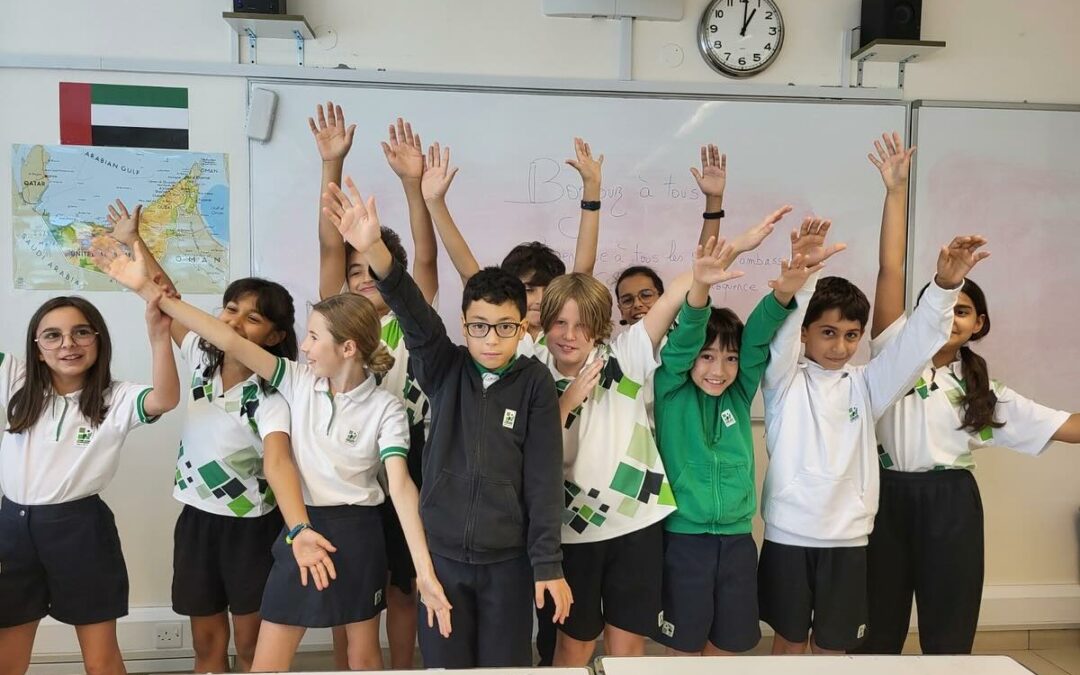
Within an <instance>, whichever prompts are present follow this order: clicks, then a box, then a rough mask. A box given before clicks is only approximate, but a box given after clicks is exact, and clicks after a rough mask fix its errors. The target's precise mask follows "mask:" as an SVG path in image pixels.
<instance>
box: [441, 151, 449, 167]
mask: <svg viewBox="0 0 1080 675" xmlns="http://www.w3.org/2000/svg"><path fill="white" fill-rule="evenodd" d="M442 163H443V166H445V167H446V168H447V169H449V168H450V146H449V145H448V146H446V147H445V148H443V160H442Z"/></svg>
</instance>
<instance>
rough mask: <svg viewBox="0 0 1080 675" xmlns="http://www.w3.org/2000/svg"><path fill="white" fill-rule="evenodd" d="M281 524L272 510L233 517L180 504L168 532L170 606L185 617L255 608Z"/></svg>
mask: <svg viewBox="0 0 1080 675" xmlns="http://www.w3.org/2000/svg"><path fill="white" fill-rule="evenodd" d="M283 526H284V524H283V523H282V520H281V512H280V511H278V510H277V509H274V510H273V511H271V512H270V513H267V514H265V515H262V516H258V517H256V518H237V517H236V516H222V515H218V514H216V513H207V512H206V511H201V510H199V509H197V508H195V507H194V506H191V505H190V504H185V505H184V510H183V511H181V512H180V516H179V517H178V518H177V519H176V529H175V530H174V532H173V581H172V606H173V611H174V612H176V613H177V614H182V615H184V616H212V615H214V614H220V613H221V612H224V611H226V610H228V611H230V612H232V613H233V614H251V613H252V612H257V611H259V606H260V605H261V604H262V596H263V587H265V586H266V577H267V576H269V575H270V568H271V567H272V566H273V564H274V556H273V555H272V554H271V552H270V549H271V547H272V546H273V545H274V541H275V540H276V539H277V538H278V536H279V535H280V534H281V529H282V527H283Z"/></svg>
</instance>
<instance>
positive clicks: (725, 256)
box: [694, 237, 743, 286]
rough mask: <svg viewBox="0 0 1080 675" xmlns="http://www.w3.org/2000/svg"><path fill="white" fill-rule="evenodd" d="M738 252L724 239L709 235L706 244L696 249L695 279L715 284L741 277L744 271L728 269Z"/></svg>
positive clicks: (706, 283)
mask: <svg viewBox="0 0 1080 675" xmlns="http://www.w3.org/2000/svg"><path fill="white" fill-rule="evenodd" d="M738 254H739V252H738V251H736V250H735V247H734V246H732V245H731V244H728V243H726V242H725V241H724V240H723V239H720V240H717V239H716V237H709V240H708V241H707V242H705V244H704V245H702V246H698V247H697V249H695V250H694V281H696V282H698V283H701V284H705V285H706V286H713V285H715V284H721V283H724V282H725V281H729V280H731V279H737V278H739V277H741V276H742V275H743V273H742V272H739V271H732V270H729V269H728V268H729V267H731V263H733V262H735V258H736V257H737V256H738Z"/></svg>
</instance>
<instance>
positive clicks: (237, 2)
mask: <svg viewBox="0 0 1080 675" xmlns="http://www.w3.org/2000/svg"><path fill="white" fill-rule="evenodd" d="M285 2H286V0H233V4H232V5H233V11H234V12H251V13H253V14H288V13H289V12H288V11H287V10H286V9H285Z"/></svg>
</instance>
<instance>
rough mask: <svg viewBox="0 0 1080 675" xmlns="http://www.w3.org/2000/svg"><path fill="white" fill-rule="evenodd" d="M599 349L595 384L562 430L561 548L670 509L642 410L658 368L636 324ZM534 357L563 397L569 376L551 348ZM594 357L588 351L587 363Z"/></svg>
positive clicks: (655, 518) (616, 533)
mask: <svg viewBox="0 0 1080 675" xmlns="http://www.w3.org/2000/svg"><path fill="white" fill-rule="evenodd" d="M603 347H604V352H603V356H602V357H601V358H604V359H606V360H607V365H606V366H605V368H604V371H603V374H602V375H601V376H600V382H599V383H598V384H597V385H596V389H594V390H593V392H592V393H591V394H590V395H589V397H588V398H587V399H586V400H585V402H584V403H582V405H581V407H580V408H578V409H577V410H575V411H574V412H573V413H571V415H570V418H569V421H568V422H567V423H566V424H564V425H563V474H564V479H565V483H564V489H565V490H566V495H565V498H566V501H565V503H566V506H565V510H564V512H563V528H562V541H563V543H564V544H580V543H585V542H594V541H603V540H606V539H613V538H615V537H620V536H622V535H624V534H629V533H631V532H637V531H638V530H641V529H643V528H645V527H648V526H649V525H652V524H653V523H656V522H659V521H661V520H663V519H664V518H665V517H667V515H668V514H670V513H671V512H672V511H674V510H675V496H674V493H673V492H672V490H671V485H670V484H669V483H668V478H667V472H666V471H665V470H664V463H663V461H662V460H661V459H660V452H659V451H658V450H657V448H656V440H655V439H654V437H653V433H652V429H651V423H650V420H649V415H648V411H647V410H646V405H645V403H646V398H645V393H646V389H647V388H648V386H651V385H649V384H646V383H651V381H652V374H653V372H654V371H655V370H656V369H657V368H658V367H659V365H660V363H659V361H658V360H657V358H656V353H655V352H654V351H653V343H652V339H651V338H650V337H649V333H648V332H647V331H646V330H645V324H644V323H643V322H640V321H639V322H638V323H636V324H634V326H632V327H631V328H630V329H629V330H627V331H626V332H625V333H621V334H619V335H618V336H616V337H615V338H614V339H613V340H611V342H610V343H608V344H606V345H603ZM535 356H536V358H538V359H540V360H541V361H543V362H544V363H546V364H547V366H548V368H549V370H550V371H551V376H552V377H553V378H554V379H555V386H556V388H558V390H559V392H560V395H561V393H562V392H563V391H565V390H566V388H567V387H568V386H570V383H571V382H573V378H568V377H566V376H565V375H562V374H561V373H559V371H558V370H557V369H556V367H555V359H554V357H553V356H552V354H551V352H550V351H549V350H547V349H542V350H537V351H536V352H535ZM596 358H597V356H596V352H595V351H594V352H593V353H592V354H590V355H589V359H588V360H587V361H586V364H588V363H591V362H592V361H593V360H594V359H596Z"/></svg>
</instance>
